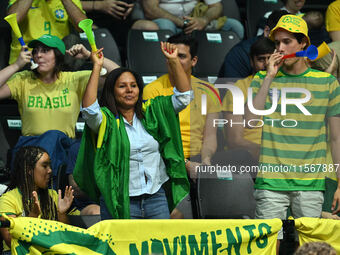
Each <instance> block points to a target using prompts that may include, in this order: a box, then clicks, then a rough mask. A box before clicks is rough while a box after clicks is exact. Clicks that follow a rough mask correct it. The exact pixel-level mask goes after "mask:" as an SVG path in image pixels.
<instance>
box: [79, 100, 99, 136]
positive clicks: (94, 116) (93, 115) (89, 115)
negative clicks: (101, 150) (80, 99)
mask: <svg viewBox="0 0 340 255" xmlns="http://www.w3.org/2000/svg"><path fill="white" fill-rule="evenodd" d="M80 112H81V114H82V116H83V119H84V120H85V122H86V124H87V125H88V126H89V127H90V128H91V130H92V131H93V132H96V133H98V129H99V126H100V124H101V123H102V120H103V114H102V112H101V110H100V106H99V104H98V100H96V102H94V103H93V104H92V105H90V106H88V107H85V108H83V107H82V106H81V107H80Z"/></svg>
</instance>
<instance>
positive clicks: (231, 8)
mask: <svg viewBox="0 0 340 255" xmlns="http://www.w3.org/2000/svg"><path fill="white" fill-rule="evenodd" d="M222 4H223V15H225V16H227V18H233V19H237V20H238V21H241V22H242V20H241V16H240V10H239V8H238V5H237V3H236V1H235V0H222Z"/></svg>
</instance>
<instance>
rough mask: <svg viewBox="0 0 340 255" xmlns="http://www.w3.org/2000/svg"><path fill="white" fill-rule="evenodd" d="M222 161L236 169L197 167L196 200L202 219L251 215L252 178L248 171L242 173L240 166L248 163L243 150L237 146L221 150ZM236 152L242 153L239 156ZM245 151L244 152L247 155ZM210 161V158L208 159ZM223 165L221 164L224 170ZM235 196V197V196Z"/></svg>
mask: <svg viewBox="0 0 340 255" xmlns="http://www.w3.org/2000/svg"><path fill="white" fill-rule="evenodd" d="M221 155H222V156H223V158H224V159H223V161H224V162H226V163H224V164H221V163H220V164H217V163H216V162H214V163H213V164H212V166H214V167H216V166H217V165H219V166H220V167H221V169H222V167H223V166H226V167H227V166H228V165H230V166H235V167H236V169H237V170H236V171H231V172H228V171H221V172H218V171H216V170H217V168H215V171H214V170H212V169H210V170H208V168H204V167H205V166H202V168H200V171H198V179H197V198H198V199H197V200H198V201H197V203H198V209H199V214H200V218H203V219H252V218H254V217H255V205H256V203H255V199H254V196H253V193H254V182H253V179H252V177H251V175H250V173H248V172H247V173H242V172H241V171H240V166H245V165H249V162H247V161H248V158H249V157H250V155H249V154H247V153H242V152H241V151H240V150H233V151H229V152H228V151H225V152H224V153H223V154H221ZM240 155H243V156H242V157H240ZM247 155H248V156H247ZM212 161H214V160H212ZM225 169H226V168H224V170H225ZM235 198H237V199H235Z"/></svg>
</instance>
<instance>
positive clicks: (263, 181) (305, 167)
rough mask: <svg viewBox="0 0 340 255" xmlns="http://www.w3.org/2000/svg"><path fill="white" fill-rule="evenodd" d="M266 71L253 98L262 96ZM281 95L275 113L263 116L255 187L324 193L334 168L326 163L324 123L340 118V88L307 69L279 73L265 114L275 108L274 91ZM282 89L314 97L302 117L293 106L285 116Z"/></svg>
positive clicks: (254, 85)
mask: <svg viewBox="0 0 340 255" xmlns="http://www.w3.org/2000/svg"><path fill="white" fill-rule="evenodd" d="M265 75H266V72H264V71H261V72H259V73H257V74H256V75H255V77H254V79H253V81H252V83H251V88H252V89H253V97H255V95H256V93H257V92H258V91H259V89H260V86H261V84H262V82H263V79H264V78H265ZM273 88H277V89H278V91H279V97H278V105H277V108H276V110H275V112H274V113H272V114H270V115H267V116H264V118H263V131H262V141H261V154H260V160H259V168H260V170H261V171H260V172H259V174H258V178H257V179H256V183H255V188H257V189H268V190H278V191H294V190H324V187H325V184H324V176H325V172H326V171H331V170H332V169H331V168H332V166H330V165H328V164H326V149H327V146H326V140H327V138H326V135H327V133H326V120H327V117H331V116H335V115H337V114H340V104H339V102H340V87H339V83H338V81H337V80H336V78H335V77H334V76H332V75H330V74H328V73H325V72H320V71H317V70H313V69H310V68H309V69H307V70H306V71H305V72H303V73H302V74H299V75H290V74H287V73H285V72H284V71H283V70H282V69H280V70H279V72H278V74H277V75H276V77H275V79H274V80H273V82H272V83H271V85H270V89H269V93H268V95H267V98H266V102H265V109H270V108H271V106H272V94H273V93H272V91H273V90H272V89H273ZM282 88H304V89H307V90H308V91H310V93H311V98H310V100H309V101H308V102H307V103H304V104H303V106H304V107H305V108H306V110H307V111H308V112H310V113H311V115H304V114H303V113H302V111H301V110H300V109H299V108H298V107H297V106H296V105H293V104H288V105H287V106H286V111H287V114H286V115H282V114H281V98H282ZM304 97H306V95H305V94H304V93H286V98H288V99H293V98H295V99H296V98H304Z"/></svg>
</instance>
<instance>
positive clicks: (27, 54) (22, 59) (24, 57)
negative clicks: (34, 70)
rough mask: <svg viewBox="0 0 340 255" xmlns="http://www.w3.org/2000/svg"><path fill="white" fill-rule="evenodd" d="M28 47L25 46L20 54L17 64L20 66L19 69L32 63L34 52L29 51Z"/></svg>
mask: <svg viewBox="0 0 340 255" xmlns="http://www.w3.org/2000/svg"><path fill="white" fill-rule="evenodd" d="M27 49H28V47H27V46H23V47H22V48H21V51H20V54H19V56H18V58H17V61H16V62H15V63H16V65H18V67H19V69H21V68H23V67H24V66H25V65H26V64H27V63H29V62H30V61H31V58H32V52H31V51H28V50H27Z"/></svg>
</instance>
